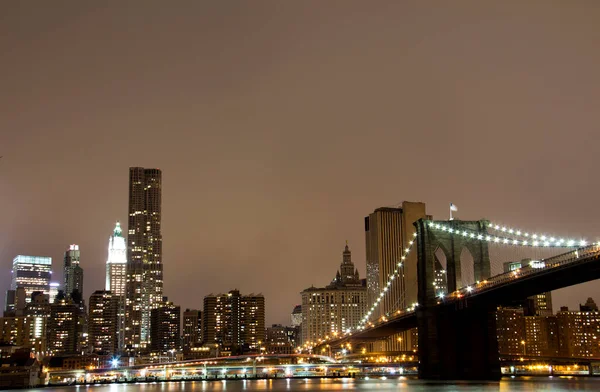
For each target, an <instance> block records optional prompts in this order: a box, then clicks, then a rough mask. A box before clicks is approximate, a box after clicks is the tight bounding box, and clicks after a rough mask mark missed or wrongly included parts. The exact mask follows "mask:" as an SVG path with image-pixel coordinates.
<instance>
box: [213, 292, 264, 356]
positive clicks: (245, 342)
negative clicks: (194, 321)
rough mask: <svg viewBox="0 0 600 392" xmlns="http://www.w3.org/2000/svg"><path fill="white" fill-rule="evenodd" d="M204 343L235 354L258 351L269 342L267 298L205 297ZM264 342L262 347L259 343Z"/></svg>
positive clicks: (253, 296)
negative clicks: (266, 318)
mask: <svg viewBox="0 0 600 392" xmlns="http://www.w3.org/2000/svg"><path fill="white" fill-rule="evenodd" d="M203 319H204V325H203V343H204V344H205V345H208V346H215V347H218V348H219V350H222V351H225V352H231V353H238V352H240V353H241V352H244V351H257V350H259V349H260V345H261V344H262V343H264V338H265V298H264V296H263V295H262V294H256V295H255V294H250V295H240V292H239V291H238V290H232V291H230V292H229V293H227V294H218V295H212V294H211V295H207V296H206V297H204V314H203ZM259 342H260V343H259Z"/></svg>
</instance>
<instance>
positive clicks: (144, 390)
mask: <svg viewBox="0 0 600 392" xmlns="http://www.w3.org/2000/svg"><path fill="white" fill-rule="evenodd" d="M375 390H377V391H398V390H401V391H410V392H413V391H415V392H416V391H427V392H430V391H432V392H436V391H448V392H449V391H498V392H509V391H510V392H512V391H541V390H543V391H552V392H559V391H598V390H600V378H586V377H582V378H570V379H566V378H558V377H555V378H552V379H550V378H541V377H523V378H517V379H512V380H511V379H503V380H502V381H500V382H489V383H487V382H453V383H451V382H427V381H420V380H415V379H404V378H402V379H399V378H394V379H391V378H388V379H387V380H381V379H370V380H360V379H349V378H348V379H285V380H284V379H278V380H227V381H225V380H221V381H181V382H168V383H138V384H108V385H94V386H73V387H51V388H43V389H34V390H33V391H39V392H51V391H52V392H130V391H133V392H180V391H228V392H241V391H375Z"/></svg>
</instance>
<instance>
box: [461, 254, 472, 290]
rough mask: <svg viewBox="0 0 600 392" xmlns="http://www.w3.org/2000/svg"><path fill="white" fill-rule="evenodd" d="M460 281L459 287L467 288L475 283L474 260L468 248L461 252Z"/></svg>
mask: <svg viewBox="0 0 600 392" xmlns="http://www.w3.org/2000/svg"><path fill="white" fill-rule="evenodd" d="M460 280H461V282H460V284H459V287H466V286H470V285H473V284H474V283H475V263H474V258H473V255H472V254H471V251H470V250H469V248H467V247H466V246H465V247H463V248H462V250H461V251H460Z"/></svg>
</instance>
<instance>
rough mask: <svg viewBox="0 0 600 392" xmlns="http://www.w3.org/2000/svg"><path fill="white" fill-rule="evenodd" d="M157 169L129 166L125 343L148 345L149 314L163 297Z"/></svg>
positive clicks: (134, 347)
mask: <svg viewBox="0 0 600 392" xmlns="http://www.w3.org/2000/svg"><path fill="white" fill-rule="evenodd" d="M161 184H162V173H161V171H160V170H159V169H145V168H142V167H132V168H130V169H129V225H128V234H127V285H126V291H127V295H126V306H125V311H126V328H125V344H126V345H127V347H128V348H129V349H131V350H134V351H137V350H140V349H144V348H146V347H148V344H149V341H150V314H151V311H152V309H156V308H157V307H158V306H159V305H160V303H161V301H162V298H163V267H162V235H161V229H160V224H161V193H162V185H161Z"/></svg>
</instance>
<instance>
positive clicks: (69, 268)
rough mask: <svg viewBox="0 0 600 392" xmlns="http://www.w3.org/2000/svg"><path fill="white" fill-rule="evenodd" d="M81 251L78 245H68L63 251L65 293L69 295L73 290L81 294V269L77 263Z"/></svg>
mask: <svg viewBox="0 0 600 392" xmlns="http://www.w3.org/2000/svg"><path fill="white" fill-rule="evenodd" d="M80 259H81V253H80V251H79V245H70V246H69V248H68V249H67V250H66V252H65V259H64V261H65V294H66V295H68V296H71V294H72V293H73V291H74V290H78V291H79V293H80V294H81V295H83V269H82V268H81V266H80V265H79V261H80Z"/></svg>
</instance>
